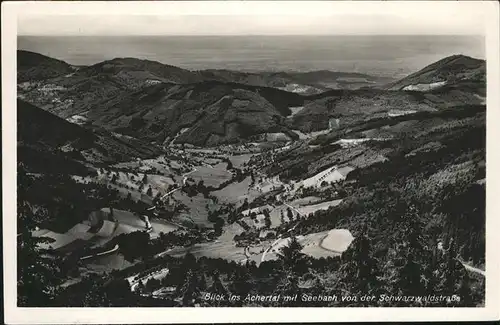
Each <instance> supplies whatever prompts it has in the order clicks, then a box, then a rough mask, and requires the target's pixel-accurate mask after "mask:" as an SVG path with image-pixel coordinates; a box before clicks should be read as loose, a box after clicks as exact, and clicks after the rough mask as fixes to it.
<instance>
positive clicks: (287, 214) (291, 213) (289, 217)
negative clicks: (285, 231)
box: [286, 207, 293, 221]
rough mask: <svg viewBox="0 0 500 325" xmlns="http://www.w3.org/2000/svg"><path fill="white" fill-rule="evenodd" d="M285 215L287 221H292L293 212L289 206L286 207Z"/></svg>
mask: <svg viewBox="0 0 500 325" xmlns="http://www.w3.org/2000/svg"><path fill="white" fill-rule="evenodd" d="M286 216H287V218H288V220H289V221H293V212H292V209H290V207H288V208H286Z"/></svg>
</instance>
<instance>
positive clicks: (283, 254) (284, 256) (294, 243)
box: [279, 236, 304, 270]
mask: <svg viewBox="0 0 500 325" xmlns="http://www.w3.org/2000/svg"><path fill="white" fill-rule="evenodd" d="M302 248H303V247H302V245H301V244H300V243H299V241H298V240H297V237H295V236H292V237H291V238H290V242H289V243H288V245H286V246H284V247H282V248H281V249H280V256H279V258H280V260H281V261H282V262H283V265H284V266H285V268H290V269H293V270H300V269H301V267H302V266H303V265H302V262H303V260H304V254H303V253H302V252H301V251H302Z"/></svg>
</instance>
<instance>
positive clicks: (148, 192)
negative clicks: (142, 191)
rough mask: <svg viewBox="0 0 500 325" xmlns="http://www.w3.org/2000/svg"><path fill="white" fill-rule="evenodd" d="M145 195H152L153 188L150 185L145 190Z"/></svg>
mask: <svg viewBox="0 0 500 325" xmlns="http://www.w3.org/2000/svg"><path fill="white" fill-rule="evenodd" d="M146 194H147V195H149V196H152V195H153V189H152V188H151V186H149V188H148V190H147V192H146Z"/></svg>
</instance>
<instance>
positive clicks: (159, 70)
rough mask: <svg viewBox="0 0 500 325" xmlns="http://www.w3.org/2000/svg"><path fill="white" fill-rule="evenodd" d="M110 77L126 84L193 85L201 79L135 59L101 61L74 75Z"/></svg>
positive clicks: (175, 68) (179, 69) (191, 74)
mask: <svg viewBox="0 0 500 325" xmlns="http://www.w3.org/2000/svg"><path fill="white" fill-rule="evenodd" d="M102 74H105V75H110V76H113V77H114V78H116V79H117V80H120V81H122V82H126V83H138V82H141V83H144V82H148V81H149V83H154V82H159V81H161V82H171V83H193V82H197V81H201V80H202V78H201V77H200V76H199V75H198V74H197V73H196V72H191V71H189V70H185V69H181V68H178V67H174V66H171V65H167V64H163V63H160V62H157V61H150V60H140V59H135V58H116V59H113V60H107V61H103V62H100V63H97V64H94V65H92V66H89V67H86V68H83V69H81V70H79V71H78V72H77V73H75V75H76V76H85V77H91V76H96V75H102Z"/></svg>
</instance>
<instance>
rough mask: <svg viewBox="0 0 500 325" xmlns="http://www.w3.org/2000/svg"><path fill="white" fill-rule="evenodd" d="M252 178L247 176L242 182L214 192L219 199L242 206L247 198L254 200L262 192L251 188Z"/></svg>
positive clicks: (250, 200) (249, 200)
mask: <svg viewBox="0 0 500 325" xmlns="http://www.w3.org/2000/svg"><path fill="white" fill-rule="evenodd" d="M251 182H252V181H251V178H250V177H247V178H245V179H244V180H243V181H242V182H240V183H232V184H230V185H228V186H226V187H224V188H223V189H221V190H218V191H214V192H212V194H213V195H215V196H216V197H217V198H218V199H219V201H221V202H226V203H231V204H235V205H236V206H240V205H242V204H243V202H244V201H245V199H246V198H247V199H248V202H252V201H253V200H255V198H257V197H259V196H260V194H261V192H260V191H258V190H255V189H252V188H250V183H251Z"/></svg>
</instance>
